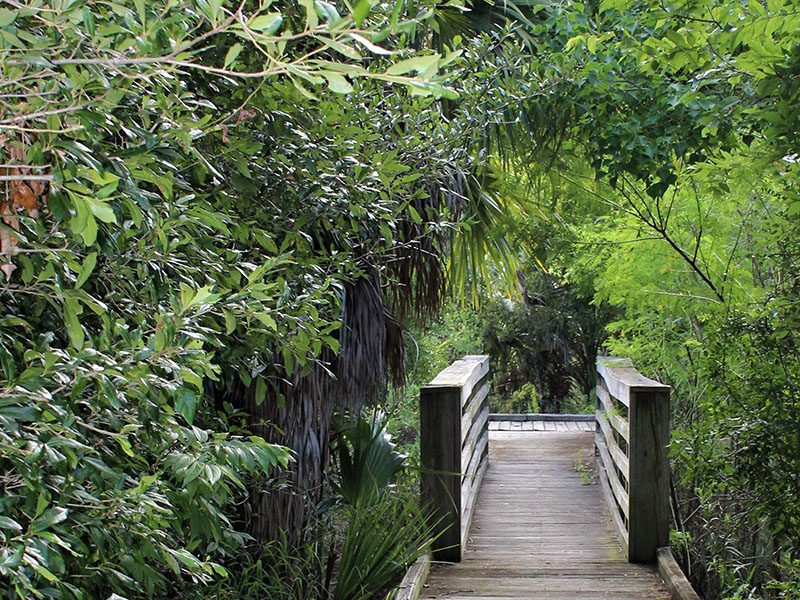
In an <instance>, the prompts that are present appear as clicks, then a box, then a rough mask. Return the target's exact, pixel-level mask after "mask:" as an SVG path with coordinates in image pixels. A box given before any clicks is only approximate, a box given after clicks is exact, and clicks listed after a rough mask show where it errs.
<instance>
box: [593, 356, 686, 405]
mask: <svg viewBox="0 0 800 600" xmlns="http://www.w3.org/2000/svg"><path fill="white" fill-rule="evenodd" d="M597 372H598V373H599V374H600V375H602V377H603V379H605V381H606V383H607V385H608V388H609V391H611V392H612V393H614V392H615V390H618V391H619V393H621V394H625V395H626V396H627V393H629V392H639V391H649V392H657V391H665V392H667V391H669V390H670V389H671V388H670V386H668V385H664V384H663V383H659V382H658V381H653V380H652V379H648V378H647V377H645V376H644V375H642V374H641V373H639V372H638V371H637V370H636V369H635V368H634V366H633V364H632V363H631V361H630V359H628V358H616V357H611V356H598V357H597ZM614 395H615V396H617V394H616V393H615V394H614ZM617 397H619V396H617ZM623 399H624V398H623Z"/></svg>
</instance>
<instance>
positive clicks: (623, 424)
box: [597, 385, 631, 442]
mask: <svg viewBox="0 0 800 600" xmlns="http://www.w3.org/2000/svg"><path fill="white" fill-rule="evenodd" d="M597 398H598V399H599V400H600V402H601V404H602V405H603V408H604V409H605V413H606V414H605V416H606V418H607V419H608V421H609V423H611V426H612V427H613V428H614V429H615V430H616V431H617V433H619V434H620V435H621V436H622V437H623V438H624V439H625V441H626V442H629V441H630V439H631V438H630V435H631V434H630V426H629V425H628V422H627V421H626V420H625V419H624V418H623V417H622V416H621V415H619V414H618V413H617V409H616V407H615V406H614V401H613V400H612V399H611V396H609V394H608V391H607V390H606V389H605V386H604V385H603V386H601V385H598V386H597Z"/></svg>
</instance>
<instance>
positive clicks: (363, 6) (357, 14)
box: [353, 0, 372, 29]
mask: <svg viewBox="0 0 800 600" xmlns="http://www.w3.org/2000/svg"><path fill="white" fill-rule="evenodd" d="M371 10H372V2H370V0H360V1H359V2H358V4H356V7H355V8H354V9H353V20H354V21H355V22H356V25H357V26H358V28H359V29H361V26H362V25H363V24H364V19H366V18H367V15H369V11H371Z"/></svg>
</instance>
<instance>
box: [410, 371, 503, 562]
mask: <svg viewBox="0 0 800 600" xmlns="http://www.w3.org/2000/svg"><path fill="white" fill-rule="evenodd" d="M488 374H489V358H488V357H487V356H465V357H464V358H463V359H461V360H457V361H456V362H454V363H453V364H452V365H450V366H449V367H448V368H446V369H445V370H443V371H442V372H441V373H439V375H437V376H436V378H435V379H434V380H433V381H431V382H430V383H429V384H428V385H425V386H423V387H422V388H421V389H420V398H419V399H420V461H421V463H422V476H421V494H422V503H423V506H425V507H427V508H428V509H429V510H431V511H432V519H433V521H434V522H436V528H435V533H436V534H438V538H437V539H436V541H435V543H434V545H433V548H432V550H433V557H434V559H436V560H442V561H449V562H459V561H460V560H461V556H462V553H463V549H464V544H465V543H466V535H467V532H468V530H469V522H470V520H471V516H472V508H473V505H474V502H475V498H476V496H477V491H478V488H479V486H480V481H481V478H482V477H483V473H484V471H485V469H486V466H487V464H488V422H489V407H488V404H487V397H488V393H489V386H488Z"/></svg>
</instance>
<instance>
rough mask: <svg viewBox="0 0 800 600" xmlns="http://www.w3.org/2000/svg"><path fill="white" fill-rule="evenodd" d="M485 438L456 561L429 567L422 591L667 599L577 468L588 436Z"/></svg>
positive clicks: (479, 598) (459, 599)
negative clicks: (483, 464) (630, 553)
mask: <svg viewBox="0 0 800 600" xmlns="http://www.w3.org/2000/svg"><path fill="white" fill-rule="evenodd" d="M587 425H588V423H587ZM490 435H491V441H490V446H489V447H490V452H489V460H490V462H491V467H490V468H488V469H487V470H486V471H485V475H484V476H483V484H482V485H481V486H480V492H479V494H478V495H477V496H476V497H477V500H476V501H475V502H474V504H473V506H474V509H473V511H474V512H473V513H472V515H471V528H470V531H469V535H468V537H466V538H464V540H463V541H464V542H465V543H466V549H465V551H464V554H463V560H462V561H461V562H460V563H458V564H436V565H434V566H433V567H432V568H431V573H430V575H429V577H428V580H427V582H426V585H425V587H424V589H423V591H422V593H421V594H420V597H421V598H428V599H434V598H436V599H439V600H466V599H468V598H469V599H470V600H500V599H503V600H510V599H512V598H514V599H519V600H556V599H558V600H601V599H608V600H668V598H669V592H668V590H667V589H666V587H665V586H664V584H663V583H662V582H661V581H660V578H659V576H658V573H657V571H656V569H655V568H654V567H651V566H649V565H638V564H631V563H628V562H627V560H626V557H625V554H624V552H623V551H622V549H621V547H620V544H619V541H618V540H617V537H616V535H615V534H614V529H613V528H614V524H613V522H612V519H610V518H609V516H608V513H607V512H606V510H605V509H604V505H605V503H604V500H603V490H602V488H601V486H600V485H597V484H595V485H585V483H584V481H583V480H582V478H581V476H580V473H578V472H576V471H575V468H574V464H575V459H576V456H591V455H592V453H593V452H592V448H593V437H594V436H590V435H587V434H585V433H582V432H574V433H570V432H560V433H558V434H553V433H550V432H533V431H532V432H525V433H519V434H514V435H510V434H508V433H499V432H498V433H495V432H492V433H491V434H490Z"/></svg>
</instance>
